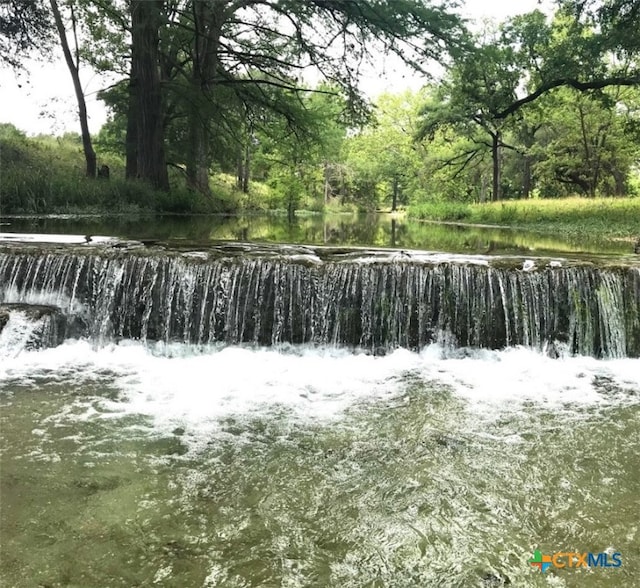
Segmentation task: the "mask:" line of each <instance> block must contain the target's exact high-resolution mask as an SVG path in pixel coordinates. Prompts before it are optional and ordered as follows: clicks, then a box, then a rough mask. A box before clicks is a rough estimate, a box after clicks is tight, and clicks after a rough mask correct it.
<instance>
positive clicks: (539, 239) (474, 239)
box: [0, 214, 631, 254]
mask: <svg viewBox="0 0 640 588" xmlns="http://www.w3.org/2000/svg"><path fill="white" fill-rule="evenodd" d="M0 221H2V231H3V232H34V233H35V232H37V233H65V234H77V235H108V236H116V237H122V238H126V239H148V240H156V239H157V240H162V241H180V242H190V243H194V244H204V243H208V242H211V241H217V240H231V241H258V242H260V241H262V242H275V243H306V244H314V245H339V246H347V245H349V246H376V247H399V248H407V249H427V250H436V251H451V252H456V253H479V254H491V253H523V254H527V253H531V254H536V253H591V254H602V253H609V254H624V253H631V250H630V245H629V244H628V243H625V242H618V241H611V240H604V239H594V238H593V237H591V236H590V235H583V236H580V237H575V238H568V237H563V236H560V235H544V234H539V233H535V232H527V231H522V230H521V229H509V228H496V227H479V226H463V225H455V224H443V223H429V222H420V221H412V220H407V219H406V218H403V217H399V218H395V217H392V216H390V215H388V214H368V215H356V214H353V215H350V214H340V215H326V216H321V215H311V216H299V217H296V218H294V219H292V220H291V221H290V220H289V219H287V217H286V216H277V215H261V216H258V215H254V216H224V215H209V216H185V215H183V216H172V215H164V216H154V217H126V216H116V217H108V218H105V217H100V216H87V217H71V216H70V217H60V216H59V217H20V218H1V219H0Z"/></svg>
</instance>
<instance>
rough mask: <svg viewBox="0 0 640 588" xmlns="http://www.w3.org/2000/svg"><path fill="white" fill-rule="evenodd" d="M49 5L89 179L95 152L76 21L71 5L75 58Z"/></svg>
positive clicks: (57, 10)
mask: <svg viewBox="0 0 640 588" xmlns="http://www.w3.org/2000/svg"><path fill="white" fill-rule="evenodd" d="M49 3H50V5H51V11H52V13H53V18H54V22H55V25H56V30H57V31H58V37H59V38H60V45H61V47H62V52H63V54H64V59H65V62H66V64H67V68H68V69H69V73H71V78H72V80H73V89H74V91H75V95H76V101H77V102H78V118H79V119H80V128H81V131H82V147H83V150H84V158H85V162H86V175H87V177H89V178H95V177H96V152H95V151H94V149H93V145H92V143H91V133H90V132H89V121H88V118H87V104H86V102H85V99H84V92H83V90H82V84H81V83H80V46H79V44H78V35H77V20H76V14H75V10H74V6H73V3H70V4H69V10H70V13H71V27H72V30H73V38H74V42H75V56H74V55H72V54H71V49H70V47H69V41H68V39H67V32H66V30H65V26H64V22H63V21H62V15H61V14H60V8H59V7H58V2H57V0H49Z"/></svg>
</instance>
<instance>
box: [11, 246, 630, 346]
mask: <svg viewBox="0 0 640 588" xmlns="http://www.w3.org/2000/svg"><path fill="white" fill-rule="evenodd" d="M236 249H238V250H240V251H239V252H238V251H236ZM263 249H264V250H263V251H258V252H253V251H249V252H246V251H242V247H238V246H236V247H226V248H225V247H219V248H212V249H211V250H210V251H207V252H201V253H193V252H192V253H188V252H186V253H181V252H178V251H162V250H154V249H144V248H137V249H130V250H126V249H116V248H112V247H105V248H94V249H91V248H80V247H67V248H64V247H59V248H55V249H53V248H52V249H50V250H46V249H44V250H43V249H39V248H37V247H35V246H27V245H23V246H7V247H4V248H2V249H0V304H7V303H21V304H40V305H43V304H44V305H49V306H52V307H56V308H57V309H59V311H60V312H61V313H63V314H64V315H65V317H66V322H65V324H64V326H63V327H61V328H64V329H65V335H66V336H79V335H81V336H88V337H91V338H93V339H95V340H97V341H99V342H100V341H110V340H117V339H120V338H129V339H142V340H159V341H185V342H190V343H195V344H207V343H212V342H217V341H222V342H226V343H254V344H259V345H275V344H280V343H312V344H331V345H346V346H356V347H360V348H364V349H367V350H370V351H374V352H378V351H386V350H390V349H393V348H396V347H405V348H409V349H419V348H421V347H423V346H424V345H427V344H429V343H432V342H435V341H447V342H450V343H451V344H453V345H456V346H462V347H467V346H468V347H483V348H492V349H498V348H503V347H506V346H513V345H525V346H529V347H533V348H539V349H542V348H544V347H545V346H547V345H549V344H550V343H553V342H561V343H562V344H564V345H566V346H567V347H568V348H569V350H570V351H571V352H572V353H576V354H582V355H591V356H595V357H623V356H629V357H638V356H640V269H639V268H638V267H634V266H633V265H624V264H620V265H617V266H613V265H602V266H598V265H596V264H593V263H587V262H571V263H569V262H562V263H547V262H541V261H537V262H536V267H535V268H534V269H533V270H531V271H523V269H522V260H517V259H509V258H499V257H498V258H495V259H494V260H491V259H490V258H467V259H463V258H461V257H456V256H438V255H428V254H411V255H401V254H398V253H397V252H391V253H389V252H386V253H381V252H366V251H362V252H354V251H351V252H345V251H323V250H322V248H298V249H296V248H291V247H290V248H286V247H283V248H277V247H272V248H270V249H269V248H263ZM56 324H58V323H56Z"/></svg>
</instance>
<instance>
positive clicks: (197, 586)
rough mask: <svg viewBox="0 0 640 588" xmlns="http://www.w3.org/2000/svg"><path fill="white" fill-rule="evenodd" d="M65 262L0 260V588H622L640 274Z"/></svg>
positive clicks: (637, 447) (14, 252)
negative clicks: (584, 564) (551, 563)
mask: <svg viewBox="0 0 640 588" xmlns="http://www.w3.org/2000/svg"><path fill="white" fill-rule="evenodd" d="M61 240H62V239H61ZM83 240H84V239H83V238H82V237H79V238H77V239H74V240H73V242H74V243H75V245H73V244H67V245H64V244H61V243H56V244H51V245H48V246H40V245H36V244H28V243H18V242H14V243H12V244H10V245H4V246H0V409H1V411H0V443H1V451H0V460H1V462H0V465H1V471H2V476H0V499H1V503H2V508H0V536H2V544H1V545H0V549H1V550H2V553H1V555H2V557H0V561H1V562H2V564H0V584H2V585H3V586H4V585H6V586H12V587H14V588H31V587H32V586H66V585H74V586H82V587H83V588H103V587H104V586H113V587H114V588H115V587H117V586H123V587H124V586H142V585H144V586H147V585H149V586H185V587H192V586H193V587H194V588H218V587H222V586H224V587H225V588H227V587H228V588H248V587H252V588H265V587H271V586H273V587H276V586H288V587H290V588H303V587H307V586H318V587H319V588H325V587H327V588H360V587H362V586H389V587H399V588H400V587H401V588H423V587H430V586H438V587H442V588H454V587H456V588H457V587H461V586H464V587H466V586H470V587H472V586H473V587H479V588H499V587H503V588H504V587H507V586H509V587H510V586H518V587H520V586H522V587H523V588H528V587H532V588H538V587H540V588H542V587H543V586H550V585H554V586H564V587H572V586H580V587H581V588H600V587H601V586H608V585H615V586H619V587H622V588H626V587H628V588H635V586H637V578H638V577H640V576H639V574H640V567H639V566H638V564H637V557H636V555H637V554H638V553H639V550H638V546H639V545H640V534H639V531H638V528H637V524H636V523H635V521H636V519H637V513H638V512H639V511H640V498H639V496H640V495H639V494H638V492H637V489H638V487H640V477H639V476H640V473H639V470H638V468H637V456H638V453H639V451H640V442H639V439H640V425H639V423H640V419H638V409H639V407H640V368H639V364H640V361H639V360H638V359H636V358H637V357H638V356H639V355H640V310H639V307H640V269H639V264H638V258H633V257H628V258H626V259H625V258H618V259H617V260H613V261H612V260H611V259H609V260H606V261H603V260H591V261H589V262H587V261H581V260H571V261H570V260H566V259H559V258H554V259H542V258H540V259H529V260H526V259H525V258H515V257H493V258H492V257H480V256H471V257H463V256H457V255H448V254H435V253H420V252H410V253H407V252H400V251H383V250H353V249H351V250H340V249H336V248H334V249H330V248H323V247H302V246H300V247H297V246H255V245H244V244H236V245H232V244H226V245H221V246H213V247H208V248H206V249H205V250H202V251H180V250H163V249H162V248H160V247H151V248H145V247H142V246H136V245H134V244H128V245H127V244H124V245H125V246H124V247H122V248H120V247H119V246H120V245H121V244H120V243H116V245H117V246H116V247H112V246H111V243H108V242H105V243H101V244H98V245H97V246H94V245H93V244H92V245H82V242H83ZM14 241H17V239H14ZM525 261H526V263H525ZM564 350H568V351H569V352H570V353H565V352H564ZM372 352H373V353H372ZM536 551H539V552H540V553H542V554H544V555H547V556H550V555H552V554H554V553H560V554H565V555H561V557H560V559H559V560H558V561H560V562H562V563H565V564H568V561H569V560H568V558H567V556H566V554H567V553H575V554H586V553H593V554H595V555H597V556H598V558H599V559H598V561H607V562H608V563H612V562H614V561H619V562H621V565H619V566H617V567H611V568H608V567H605V566H599V567H595V566H592V567H590V568H584V569H583V568H579V567H578V566H577V565H573V566H569V565H565V567H564V568H559V567H553V568H551V569H549V570H547V571H546V573H544V574H543V573H542V572H541V570H539V569H537V568H535V567H532V565H531V563H530V560H531V559H532V558H533V557H534V554H535V552H536ZM614 555H615V556H616V560H614V559H613V556H614ZM585 558H586V556H585ZM603 558H604V559H603ZM571 561H572V563H573V564H575V562H576V561H577V559H572V560H571Z"/></svg>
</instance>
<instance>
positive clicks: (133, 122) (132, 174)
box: [125, 68, 138, 180]
mask: <svg viewBox="0 0 640 588" xmlns="http://www.w3.org/2000/svg"><path fill="white" fill-rule="evenodd" d="M137 102H138V95H137V93H136V79H135V76H134V74H133V68H132V70H131V77H130V78H129V105H128V110H127V136H126V139H125V143H126V144H125V153H126V167H125V177H126V179H127V180H133V179H135V178H137V177H138V117H137V114H136V112H137Z"/></svg>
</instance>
